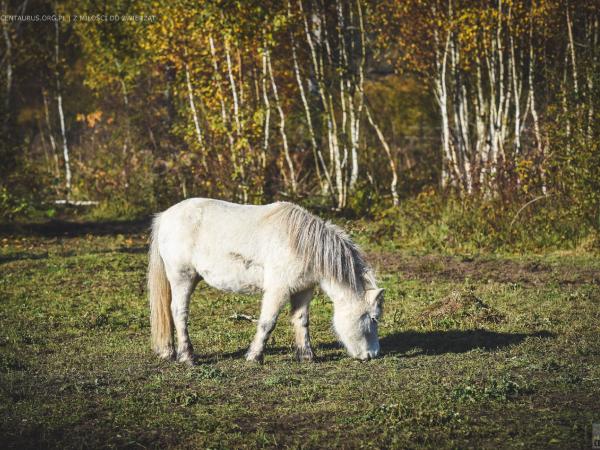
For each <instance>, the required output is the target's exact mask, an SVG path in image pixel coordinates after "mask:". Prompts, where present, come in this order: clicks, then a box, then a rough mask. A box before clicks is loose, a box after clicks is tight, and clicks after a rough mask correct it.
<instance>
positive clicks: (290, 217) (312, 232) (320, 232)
mask: <svg viewBox="0 0 600 450" xmlns="http://www.w3.org/2000/svg"><path fill="white" fill-rule="evenodd" d="M272 217H273V218H274V219H275V218H277V219H278V220H280V221H281V223H282V224H283V225H284V227H285V228H286V229H287V231H288V234H289V237H290V244H291V246H292V248H293V249H294V251H295V252H296V254H297V255H298V256H299V257H300V258H301V260H302V261H303V263H304V265H305V267H306V268H307V269H308V268H309V267H310V268H312V270H314V271H315V273H317V274H318V275H321V276H324V277H327V278H329V279H332V280H335V281H337V282H339V283H344V284H347V285H349V286H350V287H351V288H352V289H354V290H356V289H358V288H359V287H362V286H364V284H363V276H364V275H365V274H367V276H369V275H368V274H369V272H370V271H369V266H368V265H367V263H366V262H365V259H364V257H363V253H362V251H361V250H360V248H359V247H358V246H357V245H356V244H355V243H354V242H352V240H351V239H350V237H349V236H348V235H347V234H346V233H345V232H344V231H343V230H342V229H341V228H339V227H337V226H335V225H334V224H332V223H331V222H329V221H328V222H325V221H323V220H322V219H320V218H319V217H317V216H315V215H313V214H311V213H309V212H308V211H307V210H305V209H304V208H302V207H300V206H298V205H294V204H293V203H288V202H279V203H278V206H277V209H276V211H274V213H273V215H272Z"/></svg>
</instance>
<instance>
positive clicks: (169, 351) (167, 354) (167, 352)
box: [155, 347, 176, 361]
mask: <svg viewBox="0 0 600 450" xmlns="http://www.w3.org/2000/svg"><path fill="white" fill-rule="evenodd" d="M155 351H156V354H157V355H158V357H159V358H161V359H166V360H167V361H173V360H174V359H175V356H176V353H175V349H174V348H172V347H168V348H164V349H157V350H155Z"/></svg>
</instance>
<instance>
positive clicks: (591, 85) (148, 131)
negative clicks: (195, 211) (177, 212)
mask: <svg viewBox="0 0 600 450" xmlns="http://www.w3.org/2000/svg"><path fill="white" fill-rule="evenodd" d="M0 6H1V11H0V19H1V20H0V24H1V27H2V30H1V31H2V37H1V39H0V40H1V42H2V44H1V45H2V48H1V49H0V52H1V53H0V59H1V64H0V66H1V73H0V84H1V88H0V92H2V94H1V95H2V99H1V101H0V126H1V130H0V133H1V139H0V158H1V161H2V165H1V166H0V215H1V216H2V217H1V219H2V220H3V221H23V220H28V221H30V220H47V219H48V218H51V219H52V218H62V217H77V218H80V219H88V220H89V219H94V220H99V219H104V220H108V219H120V220H123V219H136V218H140V217H147V216H148V215H149V214H151V213H152V212H156V211H159V210H161V209H164V208H165V207H167V206H169V205H171V204H173V203H175V202H177V201H179V200H181V199H183V198H187V197H192V196H207V197H216V198H222V199H226V200H231V201H237V202H244V203H266V202H270V201H274V200H291V201H295V202H298V203H301V204H303V205H305V206H307V207H309V208H310V209H311V210H313V211H314V210H317V211H321V212H322V213H331V214H341V215H344V216H345V217H354V218H355V217H365V218H367V219H369V221H370V222H371V223H372V225H371V226H372V227H373V231H374V232H373V233H372V234H371V235H372V236H373V237H374V238H375V239H379V240H381V241H386V240H394V241H396V242H416V243H417V244H418V245H419V246H420V247H423V246H425V247H426V248H428V249H436V250H440V249H441V250H444V249H458V250H469V249H488V250H496V249H503V248H509V249H511V250H523V251H537V250H541V249H572V248H584V249H587V250H589V249H597V248H598V246H599V245H600V238H599V236H600V234H599V232H600V148H599V142H600V139H599V138H600V125H599V121H598V116H599V111H600V70H599V68H600V67H599V55H600V47H599V42H598V41H599V20H600V3H598V2H597V1H593V0H578V1H576V0H570V1H567V0H522V1H513V0H496V1H483V0H432V1H422V0H405V1H401V2H400V1H397V2H395V1H383V0H330V1H326V0H285V1H262V0H261V1H255V0H250V1H224V0H219V1H217V0H213V1H204V2H194V1H187V0H176V1H156V0H130V1H120V0H118V1H112V2H99V1H91V0H83V1H62V2H58V3H51V2H48V1H40V0H23V1H18V2H15V1H2V3H1V4H0ZM371 219H372V220H371Z"/></svg>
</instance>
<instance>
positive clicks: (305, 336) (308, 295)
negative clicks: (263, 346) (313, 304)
mask: <svg viewBox="0 0 600 450" xmlns="http://www.w3.org/2000/svg"><path fill="white" fill-rule="evenodd" d="M312 297H313V290H312V289H307V290H306V291H302V292H298V293H296V294H294V295H292V299H291V303H292V307H291V309H290V319H291V321H292V326H293V327H294V334H295V337H296V359H298V361H312V360H313V358H314V354H313V351H312V348H311V347H310V334H309V332H308V306H309V305H310V301H311V300H312Z"/></svg>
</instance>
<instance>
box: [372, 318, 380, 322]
mask: <svg viewBox="0 0 600 450" xmlns="http://www.w3.org/2000/svg"><path fill="white" fill-rule="evenodd" d="M371 320H372V321H373V322H375V323H379V319H378V318H377V317H371Z"/></svg>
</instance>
